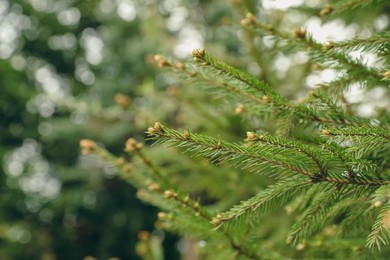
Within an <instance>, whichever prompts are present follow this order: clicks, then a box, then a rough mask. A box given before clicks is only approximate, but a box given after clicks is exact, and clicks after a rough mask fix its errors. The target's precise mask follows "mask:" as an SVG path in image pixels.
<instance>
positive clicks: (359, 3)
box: [319, 0, 386, 17]
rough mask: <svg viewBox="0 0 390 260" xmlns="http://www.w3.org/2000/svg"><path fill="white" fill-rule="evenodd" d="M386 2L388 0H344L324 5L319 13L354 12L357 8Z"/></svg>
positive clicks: (325, 15)
mask: <svg viewBox="0 0 390 260" xmlns="http://www.w3.org/2000/svg"><path fill="white" fill-rule="evenodd" d="M385 2H386V0H342V1H339V2H338V3H337V4H334V5H329V4H326V5H324V7H323V8H322V9H321V11H320V13H319V15H320V16H323V17H327V16H330V15H336V14H337V15H338V14H342V13H344V12H352V11H353V10H355V9H364V8H369V7H370V6H372V5H379V4H381V3H385Z"/></svg>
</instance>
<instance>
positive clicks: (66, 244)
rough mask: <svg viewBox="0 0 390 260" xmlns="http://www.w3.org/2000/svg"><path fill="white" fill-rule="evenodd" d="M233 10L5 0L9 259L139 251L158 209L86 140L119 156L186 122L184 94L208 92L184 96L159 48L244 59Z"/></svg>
mask: <svg viewBox="0 0 390 260" xmlns="http://www.w3.org/2000/svg"><path fill="white" fill-rule="evenodd" d="M234 15H235V12H234V10H233V9H232V7H231V6H229V4H228V3H226V1H212V3H211V1H179V0H165V1H156V0H146V1H144V0H137V1H136V0H88V1H77V0H11V1H7V0H0V75H1V76H0V158H2V161H1V165H2V167H0V173H1V174H0V178H1V180H0V183H1V184H0V185H1V196H0V212H1V214H0V256H1V258H2V259H82V258H83V257H85V256H94V257H97V258H99V259H106V258H108V257H119V258H121V259H138V256H137V255H136V252H135V244H136V241H138V235H137V234H138V232H139V231H140V230H147V231H150V232H153V230H154V226H153V223H154V221H155V219H156V210H155V209H154V208H152V207H150V206H147V205H145V204H143V203H141V202H139V201H138V200H137V199H136V198H135V190H134V189H133V188H132V187H131V186H130V185H128V184H127V183H126V182H125V181H123V180H121V179H119V178H117V176H116V170H115V169H113V168H112V167H110V166H109V165H105V164H104V163H103V162H99V161H97V160H96V158H90V157H80V154H79V140H80V139H82V138H92V139H94V140H97V141H100V142H101V143H104V145H105V146H106V147H107V148H108V149H109V150H110V151H112V152H113V153H115V154H118V155H121V154H123V146H124V143H125V141H126V139H127V138H128V137H129V136H136V137H137V138H139V139H143V137H144V131H145V129H146V128H147V126H148V125H149V124H150V123H152V122H154V121H156V120H157V119H158V120H164V121H170V122H172V123H174V124H175V125H181V126H183V125H186V124H187V122H188V120H189V118H187V117H186V116H184V115H183V114H182V113H183V111H186V112H185V113H192V115H195V114H197V113H195V112H194V108H191V107H190V106H189V105H188V104H185V102H186V100H185V99H187V101H188V99H192V100H193V103H199V102H200V101H198V100H196V99H197V98H198V97H199V95H201V94H199V93H198V94H196V95H191V94H187V95H186V97H185V98H183V100H180V99H178V98H177V96H178V95H180V90H179V85H178V80H177V79H176V78H175V77H173V76H172V75H169V74H165V73H163V72H161V71H160V70H158V69H157V68H156V66H155V65H154V64H151V62H152V61H153V55H154V54H156V53H164V54H167V55H171V56H173V57H177V58H186V57H188V56H189V54H190V52H191V50H192V49H195V48H200V47H201V46H203V44H204V42H205V41H208V42H210V44H213V45H214V44H215V47H213V48H214V49H216V50H218V53H231V54H232V55H237V53H238V51H239V48H240V41H239V40H238V37H237V35H236V31H235V28H234V27H231V26H230V24H231V21H232V19H234ZM206 28H207V30H206ZM222 42H224V44H223V45H222V44H221V43H222ZM193 92H194V91H193ZM199 98H200V97H199ZM181 106H184V107H181ZM191 109H192V110H191ZM195 109H196V108H195ZM203 110H204V111H203V112H204V113H206V112H207V111H205V109H204V108H203ZM209 118H210V116H209ZM194 119H196V120H195V121H194V124H195V125H198V126H200V125H203V124H204V122H205V121H208V119H207V120H206V119H203V118H202V116H199V114H198V116H197V118H194V117H191V120H194ZM217 121H218V120H217ZM221 121H222V122H221V123H223V121H226V120H225V119H221ZM205 128H208V127H205ZM211 128H212V127H211ZM158 235H159V236H163V235H164V234H163V233H161V232H160V233H158ZM176 242H177V238H176V237H173V236H172V235H170V236H169V235H168V236H165V239H164V242H163V243H164V246H165V247H166V248H167V249H166V250H165V256H166V259H176V258H178V257H179V253H178V252H177V249H176V248H177V247H176Z"/></svg>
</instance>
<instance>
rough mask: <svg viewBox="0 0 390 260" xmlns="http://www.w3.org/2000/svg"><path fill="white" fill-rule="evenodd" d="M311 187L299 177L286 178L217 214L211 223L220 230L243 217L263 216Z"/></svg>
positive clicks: (309, 182) (309, 183)
mask: <svg viewBox="0 0 390 260" xmlns="http://www.w3.org/2000/svg"><path fill="white" fill-rule="evenodd" d="M312 185H313V184H312V182H311V181H310V180H308V179H306V178H302V177H301V176H294V177H290V178H287V179H285V180H282V181H280V182H278V183H277V184H275V185H271V186H270V187H268V188H267V189H266V190H265V191H262V192H260V193H258V194H257V195H255V196H253V197H251V198H250V199H248V200H246V201H243V202H241V203H240V204H239V205H236V206H233V207H232V208H231V209H229V210H228V211H227V212H224V213H221V214H217V215H216V216H215V217H214V218H213V220H212V222H211V223H212V224H213V225H214V226H215V227H216V228H220V227H221V226H223V225H225V224H229V225H234V223H235V222H238V221H241V220H242V219H244V217H253V216H256V217H259V215H260V214H265V213H267V212H269V211H271V210H272V209H273V208H275V207H276V206H283V205H284V204H285V203H287V202H289V201H290V199H291V198H292V197H293V196H294V195H295V196H297V195H299V194H300V193H303V192H305V191H307V190H308V189H309V188H310V187H311V186H312Z"/></svg>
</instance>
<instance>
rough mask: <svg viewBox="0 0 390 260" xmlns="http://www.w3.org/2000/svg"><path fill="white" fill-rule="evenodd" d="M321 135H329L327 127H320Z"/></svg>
mask: <svg viewBox="0 0 390 260" xmlns="http://www.w3.org/2000/svg"><path fill="white" fill-rule="evenodd" d="M321 133H322V135H324V136H327V135H329V134H330V132H329V130H327V129H322V132H321Z"/></svg>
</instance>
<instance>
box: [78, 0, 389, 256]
mask: <svg viewBox="0 0 390 260" xmlns="http://www.w3.org/2000/svg"><path fill="white" fill-rule="evenodd" d="M235 2H240V1H235ZM235 5H236V8H237V9H238V10H241V14H242V13H243V12H244V11H242V10H245V12H247V14H246V15H245V16H243V19H242V20H241V23H240V24H239V23H238V24H237V25H236V26H240V33H242V35H243V38H245V40H243V41H244V42H245V44H246V45H245V46H246V47H245V48H247V55H249V56H250V58H251V59H252V61H251V62H252V63H253V62H255V63H256V64H257V66H258V67H259V68H260V72H259V73H257V75H251V73H249V72H248V71H246V69H245V67H243V66H240V65H237V66H236V65H233V64H234V63H235V62H234V60H233V59H229V61H231V62H229V61H226V62H225V61H223V60H222V59H220V58H219V56H220V55H219V53H215V54H214V53H213V51H212V49H213V48H212V47H211V48H210V49H211V50H210V51H209V50H208V48H207V46H206V48H201V49H196V50H194V51H193V52H192V59H191V60H190V61H187V62H182V61H177V60H175V59H170V58H165V57H163V56H162V55H155V56H154V60H155V63H156V64H157V65H158V66H159V67H161V70H163V71H164V73H168V74H169V75H170V76H172V77H176V79H177V81H176V82H180V83H177V84H179V85H180V84H182V86H181V88H180V90H181V91H183V92H184V93H187V94H186V95H185V94H184V95H183V98H184V102H187V103H188V106H191V105H193V106H194V111H195V112H194V111H192V112H191V113H192V115H193V114H196V113H198V115H200V117H203V116H204V115H205V114H208V115H207V116H206V117H205V118H206V119H204V121H203V122H206V124H204V125H201V124H198V125H196V124H194V125H191V118H187V119H185V120H184V122H187V123H184V124H183V123H182V121H180V120H175V119H171V120H167V121H165V122H163V121H161V120H160V119H158V118H157V119H158V121H161V123H160V122H156V123H154V124H153V123H152V126H150V127H149V128H148V129H147V131H146V138H145V139H146V144H147V145H143V140H141V139H142V137H139V136H138V137H137V138H136V139H134V138H130V139H129V140H128V141H127V143H126V148H125V151H126V152H127V153H128V155H126V156H124V157H117V156H115V155H113V154H110V153H109V152H108V151H107V150H105V148H103V147H102V146H101V145H98V144H95V143H94V142H92V141H89V140H83V141H81V146H82V148H83V152H84V153H85V154H90V153H92V154H95V155H96V156H98V157H99V158H101V159H102V160H104V161H105V162H107V163H108V164H109V165H111V166H115V167H116V168H117V169H118V171H119V176H120V177H121V178H123V179H125V180H127V181H128V182H129V183H131V184H132V185H133V186H134V187H136V188H137V189H138V193H137V195H138V197H139V198H140V199H141V200H143V201H145V202H146V203H148V204H152V205H155V206H157V207H158V208H160V209H161V212H160V213H159V214H158V220H157V222H156V228H157V229H163V230H168V231H171V232H174V233H176V234H179V235H180V236H182V237H184V238H186V239H189V240H191V241H195V242H193V244H192V245H193V249H192V250H193V251H194V252H195V254H196V255H197V256H198V257H199V259H288V258H294V259H297V258H308V259H309V258H310V259H315V258H336V259H343V258H344V259H345V258H348V257H351V256H354V257H358V258H359V257H361V258H368V257H381V258H382V257H383V258H386V256H387V257H389V256H390V249H389V242H390V109H389V107H390V105H389V104H390V100H389V99H390V96H389V82H390V34H389V31H388V30H385V29H384V30H377V31H376V30H375V29H372V28H371V29H370V32H371V33H370V34H369V35H366V36H365V37H354V38H351V39H346V40H342V41H327V42H319V41H317V40H316V39H315V37H314V36H313V35H312V32H310V31H308V30H306V28H304V27H302V28H292V30H291V31H285V30H284V28H283V27H282V26H279V25H278V24H276V23H275V24H272V21H273V20H272V19H271V18H269V17H267V16H266V15H265V14H264V13H263V11H262V8H261V4H259V6H260V7H258V8H255V9H253V8H250V4H244V3H235ZM386 8H387V9H386ZM388 8H389V5H388V1H379V0H375V1H374V0H372V1H370V0H355V1H331V2H330V3H329V4H324V5H323V6H322V7H320V8H319V7H316V8H309V7H307V8H306V9H305V8H302V9H299V8H297V9H296V10H292V11H294V12H298V11H299V12H302V13H305V12H306V13H310V12H311V13H313V12H316V13H317V15H318V17H320V18H321V19H322V21H323V22H326V21H330V20H332V19H336V18H337V17H341V18H343V17H345V20H346V21H348V20H353V19H358V15H362V14H364V10H373V11H372V12H371V13H370V14H371V15H372V14H375V15H376V17H379V16H381V17H387V21H388V20H389V13H388V10H389V9H388ZM248 10H250V11H251V12H249V11H248ZM378 10H379V11H378ZM285 12H286V13H287V12H289V10H287V11H285ZM355 12H356V15H355ZM386 12H387V13H386ZM371 25H372V23H371ZM366 26H367V24H366ZM359 28H361V27H359ZM387 28H389V25H388V23H387ZM367 30H368V29H367ZM264 41H271V42H272V44H271V45H272V46H271V45H266V44H263V42H264ZM206 45H207V44H206ZM267 46H268V47H267ZM270 46H271V47H270ZM356 52H359V55H352V54H353V53H356ZM281 53H284V55H287V56H288V55H290V56H288V57H292V56H293V55H304V57H305V59H306V60H305V62H304V63H303V64H302V66H303V67H304V69H303V70H300V69H299V68H293V69H296V71H297V74H302V75H301V76H296V75H295V76H294V75H293V74H291V73H290V74H287V76H285V77H286V78H283V77H282V76H281V77H278V76H275V75H276V74H277V69H276V70H272V69H270V66H269V64H268V63H267V60H269V61H271V60H275V59H276V56H277V55H281ZM367 55H371V56H372V57H374V58H373V59H374V63H368V62H367V58H366V57H367ZM229 64H232V65H229ZM237 64H240V63H239V62H237ZM297 66H298V65H297ZM325 70H327V71H332V72H333V73H334V74H335V75H336V76H335V77H334V78H333V79H332V80H331V81H327V82H322V83H319V84H316V85H315V86H312V87H307V86H306V85H307V84H306V82H305V79H306V77H307V76H308V75H310V74H311V73H316V72H318V71H325ZM289 77H291V82H289V81H290V79H289ZM289 84H290V85H289ZM291 85H294V86H293V88H294V89H293V90H294V91H289V89H288V87H290V86H291ZM286 86H287V87H286ZM354 90H358V91H360V92H359V93H361V94H360V95H361V98H360V99H359V100H358V101H351V100H350V98H349V95H351V92H352V91H354ZM194 93H195V94H194ZM370 93H371V94H372V93H381V94H380V96H381V98H382V99H383V100H385V101H384V105H382V106H379V105H378V106H375V104H371V103H370V102H369V101H370V98H371V97H372V96H373V95H371V96H370ZM376 96H378V95H376ZM197 99H198V100H197ZM199 107H203V108H204V110H202V109H198V108H199ZM364 109H368V110H369V112H367V113H365V112H364V111H363V110H364ZM186 111H187V112H186ZM188 111H189V110H188V109H187V110H184V112H183V113H182V114H181V116H182V117H184V118H185V117H186V116H188V117H191V113H189V112H188ZM362 111H363V112H362ZM188 114H190V115H188ZM224 117H225V118H224ZM237 118H238V120H237ZM163 120H165V119H163ZM207 120H208V121H207ZM223 120H225V121H223ZM232 121H233V122H232ZM207 122H209V125H208V123H207ZM237 125H238V126H237ZM237 132H238V134H237ZM149 144H153V145H152V146H153V147H151V146H150V145H149ZM183 153H184V154H183ZM205 159H207V161H206V160H205ZM145 259H151V258H146V256H145ZM153 259H154V258H153ZM156 259H157V258H156Z"/></svg>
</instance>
